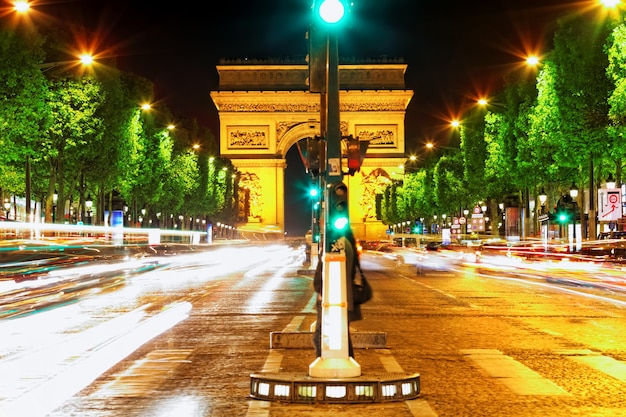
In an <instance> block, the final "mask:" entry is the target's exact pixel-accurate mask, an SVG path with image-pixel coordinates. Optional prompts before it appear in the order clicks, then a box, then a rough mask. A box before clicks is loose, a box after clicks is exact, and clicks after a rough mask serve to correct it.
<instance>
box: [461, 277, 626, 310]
mask: <svg viewBox="0 0 626 417" xmlns="http://www.w3.org/2000/svg"><path fill="white" fill-rule="evenodd" d="M473 275H478V276H481V277H483V278H487V279H496V280H500V281H511V282H516V283H518V284H523V285H535V286H538V287H544V288H549V289H551V290H557V291H561V292H565V293H568V294H572V295H576V296H581V297H586V298H590V299H594V300H598V301H602V302H607V303H610V304H614V305H617V306H620V307H626V301H622V300H616V299H613V298H610V297H603V296H600V295H595V294H589V293H587V292H583V291H577V290H575V289H571V288H565V287H563V286H561V285H556V284H550V283H547V282H538V281H535V280H536V279H537V278H540V279H543V280H545V277H537V276H534V275H530V274H528V275H525V278H515V277H503V276H496V275H490V274H482V273H479V272H474V273H473ZM519 275H520V276H524V274H519ZM531 279H532V280H531Z"/></svg>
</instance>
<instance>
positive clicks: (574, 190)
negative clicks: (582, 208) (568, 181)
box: [569, 182, 578, 251]
mask: <svg viewBox="0 0 626 417" xmlns="http://www.w3.org/2000/svg"><path fill="white" fill-rule="evenodd" d="M569 195H570V197H572V211H573V213H572V223H573V226H574V231H573V232H572V236H573V238H574V251H576V246H577V244H576V211H577V210H576V206H578V203H577V202H576V198H577V197H578V187H576V184H575V183H573V182H572V186H571V187H570V189H569Z"/></svg>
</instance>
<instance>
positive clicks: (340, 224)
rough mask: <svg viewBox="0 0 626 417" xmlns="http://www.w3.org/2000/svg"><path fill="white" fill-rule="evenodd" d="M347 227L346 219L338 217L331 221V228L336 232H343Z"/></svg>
mask: <svg viewBox="0 0 626 417" xmlns="http://www.w3.org/2000/svg"><path fill="white" fill-rule="evenodd" d="M347 226H348V218H347V217H344V216H340V217H337V218H336V219H335V220H334V221H333V227H334V228H335V230H337V231H342V230H345V229H346V227H347Z"/></svg>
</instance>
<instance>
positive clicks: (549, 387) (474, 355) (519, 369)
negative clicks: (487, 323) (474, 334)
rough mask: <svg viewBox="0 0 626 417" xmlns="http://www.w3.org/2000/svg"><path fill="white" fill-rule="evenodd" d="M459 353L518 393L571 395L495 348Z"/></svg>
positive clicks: (468, 350)
mask: <svg viewBox="0 0 626 417" xmlns="http://www.w3.org/2000/svg"><path fill="white" fill-rule="evenodd" d="M461 353H463V354H464V355H466V356H467V358H468V359H470V360H471V361H473V362H474V363H475V364H476V365H478V366H479V367H480V368H481V369H483V370H484V371H485V372H487V373H488V374H489V375H491V376H492V377H494V378H498V380H499V381H501V382H502V383H503V384H504V385H506V386H507V387H508V388H509V389H510V390H512V391H513V392H515V393H516V394H518V395H571V394H569V393H568V392H567V391H566V390H564V389H563V388H561V387H559V386H558V385H556V384H555V383H554V382H552V381H550V380H549V379H547V378H544V377H542V376H541V375H539V374H538V373H537V372H535V371H533V370H532V369H530V368H528V367H526V366H525V365H522V364H521V363H520V362H518V361H516V360H515V359H513V358H511V357H510V356H507V355H504V354H502V352H500V351H499V350H497V349H463V350H461Z"/></svg>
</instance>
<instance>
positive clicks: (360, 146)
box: [346, 135, 369, 175]
mask: <svg viewBox="0 0 626 417" xmlns="http://www.w3.org/2000/svg"><path fill="white" fill-rule="evenodd" d="M347 141H348V142H347V145H346V154H347V158H348V174H350V175H354V174H355V173H357V172H359V171H360V170H361V165H362V164H363V160H364V159H365V153H366V152H367V147H368V146H369V142H368V141H360V140H359V139H358V138H354V137H353V136H352V135H350V136H348V138H347Z"/></svg>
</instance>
